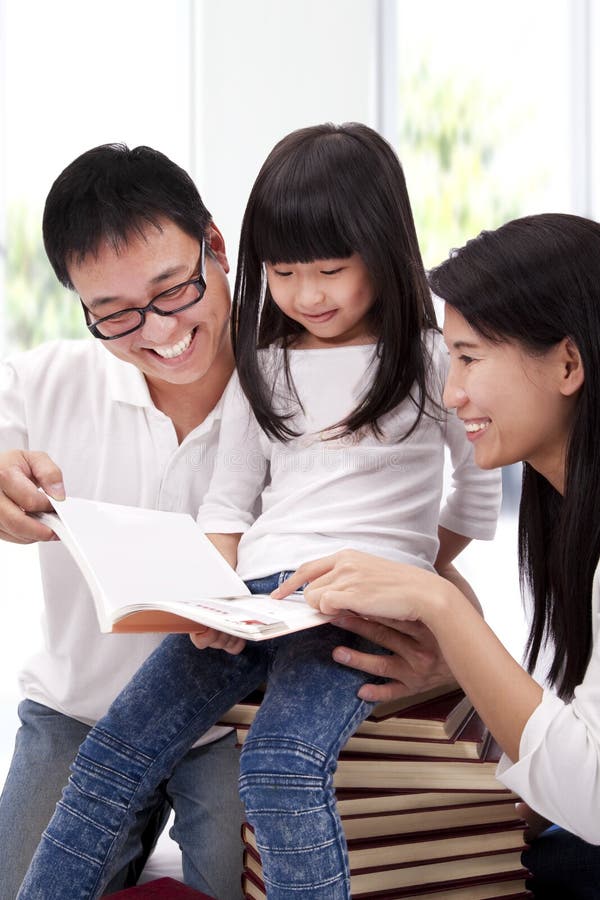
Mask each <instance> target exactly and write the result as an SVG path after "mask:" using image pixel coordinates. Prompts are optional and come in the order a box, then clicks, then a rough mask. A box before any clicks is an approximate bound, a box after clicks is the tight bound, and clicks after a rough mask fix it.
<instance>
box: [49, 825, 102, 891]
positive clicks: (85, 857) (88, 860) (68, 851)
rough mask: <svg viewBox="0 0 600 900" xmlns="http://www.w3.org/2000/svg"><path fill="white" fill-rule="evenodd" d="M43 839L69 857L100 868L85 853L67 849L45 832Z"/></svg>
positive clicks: (70, 848)
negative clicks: (83, 860)
mask: <svg viewBox="0 0 600 900" xmlns="http://www.w3.org/2000/svg"><path fill="white" fill-rule="evenodd" d="M44 838H45V839H46V840H47V841H50V843H51V844H54V845H55V846H56V847H60V848H61V850H64V851H65V853H70V855H71V856H77V857H78V858H79V859H85V860H86V862H89V863H92V865H94V866H98V867H99V866H100V863H99V862H98V860H97V859H94V858H93V856H88V855H87V853H81V852H79V851H78V850H73V848H72V847H69V845H68V844H63V843H62V841H57V840H56V838H53V837H51V836H50V835H49V834H48V832H47V831H45V832H44ZM96 883H97V882H96Z"/></svg>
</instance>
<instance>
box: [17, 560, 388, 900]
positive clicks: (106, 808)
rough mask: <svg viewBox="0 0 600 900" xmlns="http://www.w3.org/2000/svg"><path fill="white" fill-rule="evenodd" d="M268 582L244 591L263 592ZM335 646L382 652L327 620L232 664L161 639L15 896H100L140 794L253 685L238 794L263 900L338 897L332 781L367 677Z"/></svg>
mask: <svg viewBox="0 0 600 900" xmlns="http://www.w3.org/2000/svg"><path fill="white" fill-rule="evenodd" d="M283 574H284V573H283ZM281 578H282V574H280V575H274V576H271V577H270V578H269V579H260V580H258V581H254V582H248V584H249V587H250V589H251V590H252V591H253V593H268V592H270V591H271V590H273V589H274V588H275V587H276V586H277V584H278V583H279V581H280V580H281ZM341 643H343V644H345V645H346V646H352V647H355V648H357V649H360V650H363V651H366V652H370V653H374V652H379V653H384V652H385V651H384V650H382V648H381V647H375V646H374V645H372V644H370V643H369V642H367V641H365V640H363V639H362V638H360V637H357V636H356V635H354V634H351V633H350V632H346V631H342V630H341V629H339V628H337V627H335V626H333V625H321V626H319V627H318V628H312V629H309V630H307V631H301V632H298V633H296V634H292V635H287V636H286V637H283V638H278V639H275V640H272V641H265V642H260V643H250V642H249V643H248V644H247V645H246V648H245V649H244V650H243V651H242V653H240V654H239V655H237V656H232V655H230V654H228V653H225V652H224V651H221V650H211V649H209V650H197V649H196V648H195V647H194V645H193V644H192V642H191V641H190V639H189V637H188V636H187V635H169V636H168V637H167V638H165V640H164V641H163V642H162V644H161V645H160V646H159V647H158V648H157V649H156V650H155V651H154V653H153V654H152V655H151V656H150V657H149V658H148V659H147V660H146V662H145V663H144V665H143V666H142V667H141V668H140V669H139V671H138V672H137V673H136V675H135V676H134V678H133V679H132V680H131V682H130V683H129V685H128V686H127V687H126V688H125V689H124V690H123V691H122V693H121V694H120V695H119V697H117V699H116V700H115V702H114V703H113V704H112V706H111V707H110V709H109V711H108V713H107V714H106V716H105V717H104V718H103V719H102V720H101V721H100V722H98V724H97V725H96V726H95V727H94V728H93V729H92V730H91V731H90V732H89V734H88V736H87V738H86V739H85V741H84V742H83V744H82V745H81V747H80V750H79V753H78V754H77V757H76V759H75V762H74V764H73V766H72V775H71V777H70V779H69V783H68V785H67V787H66V788H65V790H64V792H63V797H62V800H61V801H60V802H59V803H58V805H57V807H56V811H55V813H54V815H53V817H52V819H51V820H50V823H49V825H48V827H47V829H46V831H45V832H44V834H43V836H42V840H41V842H40V845H39V847H38V849H37V851H36V853H35V856H34V858H33V860H32V863H31V866H30V867H29V870H28V872H27V875H26V877H25V880H24V882H23V884H22V886H21V890H20V892H19V894H18V900H47V898H49V897H52V898H53V900H67V898H68V900H92V898H96V897H99V896H101V894H102V891H103V888H104V886H105V885H106V884H107V883H108V881H109V880H110V877H111V873H112V866H113V864H114V863H115V861H116V860H118V857H119V850H120V847H121V846H122V844H123V842H124V840H125V839H126V836H127V832H128V830H129V829H130V828H131V827H132V826H133V824H134V823H135V820H136V816H137V815H138V813H139V812H140V810H142V809H143V808H144V807H145V805H146V801H147V798H148V796H149V795H151V794H152V793H153V791H154V790H155V788H156V786H157V785H158V784H160V783H161V782H162V781H163V780H164V779H165V778H167V777H168V776H169V774H170V772H171V771H172V769H173V767H174V766H175V765H176V763H177V762H178V760H179V759H180V758H181V757H182V756H183V755H184V753H185V752H186V751H187V750H188V749H189V748H190V746H191V745H192V744H193V743H194V741H195V740H196V739H197V738H198V737H199V736H200V735H201V734H202V733H203V732H204V731H206V729H207V728H209V727H210V726H211V725H213V724H214V723H215V722H217V721H218V720H219V719H220V717H221V716H222V715H223V714H224V713H225V712H226V711H227V710H228V709H230V708H231V706H233V705H234V704H235V703H237V702H239V701H240V700H242V699H243V698H244V697H245V696H246V695H247V694H248V693H249V692H250V691H251V690H253V689H254V688H256V687H257V686H259V685H260V684H262V683H263V682H265V681H266V682H267V690H266V694H265V698H264V700H263V703H262V705H261V707H260V710H259V711H258V714H257V716H256V718H255V721H254V723H253V725H252V727H251V729H250V732H249V734H248V737H247V739H246V741H245V743H244V746H243V749H242V754H241V774H240V793H241V796H242V800H243V801H244V803H245V806H246V815H247V818H248V821H249V822H250V823H251V824H252V826H253V827H254V830H255V835H256V841H257V844H258V847H259V849H260V854H261V858H262V863H263V871H264V878H265V884H266V887H267V893H268V897H269V900H291V898H293V900H346V898H349V897H350V876H349V867H348V857H347V848H346V842H345V839H344V835H343V831H342V827H341V823H340V820H339V817H338V815H337V812H336V807H335V796H334V790H333V774H334V772H335V769H336V763H337V757H338V754H339V752H340V749H341V748H342V747H343V745H344V744H345V742H346V741H347V739H348V738H349V737H350V735H351V734H352V733H353V732H354V731H355V729H356V728H357V727H358V725H359V724H360V722H361V721H362V720H363V719H364V718H365V717H366V716H367V715H368V714H369V712H370V711H371V708H372V704H371V703H367V702H365V701H363V700H361V699H360V698H358V697H357V691H358V689H359V688H360V687H361V685H362V684H364V683H365V682H367V681H373V677H372V676H369V675H366V674H365V673H361V672H358V671H356V670H354V669H347V668H345V667H343V666H340V665H338V664H337V663H335V662H334V661H333V660H332V658H331V654H332V651H333V649H334V647H336V646H337V645H338V644H341ZM218 900H237V898H227V897H220V898H218Z"/></svg>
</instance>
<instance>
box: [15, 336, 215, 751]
mask: <svg viewBox="0 0 600 900" xmlns="http://www.w3.org/2000/svg"><path fill="white" fill-rule="evenodd" d="M221 406H222V402H219V403H218V404H217V406H216V407H215V409H214V410H213V411H212V412H211V413H210V415H209V416H208V417H207V418H206V420H205V421H204V422H203V423H202V424H201V425H199V426H198V427H197V428H196V429H195V430H194V431H193V432H192V433H191V434H189V435H188V436H187V437H186V439H185V440H184V441H183V442H182V444H181V445H179V444H178V441H177V436H176V433H175V429H174V427H173V423H172V422H171V420H170V419H169V418H168V417H167V416H166V415H165V414H164V413H162V412H160V411H159V410H158V409H156V407H155V406H154V404H153V402H152V399H151V397H150V393H149V391H148V386H147V384H146V381H145V379H144V377H143V375H142V374H141V373H140V372H139V371H138V369H136V368H135V367H134V366H133V365H130V364H128V363H124V362H122V361H121V360H119V359H117V358H116V357H115V356H113V355H112V354H111V353H109V352H107V350H106V348H105V347H103V346H102V344H101V342H100V341H93V340H82V341H53V342H51V343H47V344H43V345H42V346H40V347H38V348H36V349H35V350H31V351H28V352H26V353H22V354H18V355H15V356H13V357H11V358H9V359H8V360H7V361H6V362H4V363H2V365H1V367H0V451H5V450H9V449H12V448H25V449H29V450H43V451H45V452H46V453H48V455H49V456H50V457H51V458H52V459H53V460H54V461H55V462H56V463H57V464H58V465H59V466H60V467H61V469H62V472H63V475H64V481H65V487H66V491H67V494H70V495H72V496H78V497H88V498H91V499H98V500H105V501H108V502H113V503H124V504H129V505H132V506H141V507H147V508H153V509H164V510H171V511H179V512H189V513H191V514H192V515H194V516H195V515H196V512H197V510H198V507H199V505H200V503H201V501H202V498H203V496H204V493H205V491H206V488H207V487H208V483H209V480H210V476H211V473H212V468H213V463H214V456H215V453H216V447H217V441H218V432H219V424H220V417H221ZM39 554H40V564H41V571H42V583H43V589H44V598H45V609H44V616H43V635H44V646H43V648H42V649H41V650H40V651H39V652H38V653H36V654H35V655H34V656H33V657H32V658H31V659H30V660H29V661H28V662H27V664H26V666H25V668H24V669H23V671H22V672H21V674H20V685H21V689H22V691H23V693H24V695H25V696H26V697H29V698H30V699H32V700H35V701H37V702H38V703H42V704H44V705H45V706H50V707H52V708H53V709H56V710H59V711H60V712H63V713H66V714H67V715H69V716H72V717H74V718H76V719H79V720H81V721H82V722H86V723H93V722H95V721H96V720H97V719H99V718H100V717H101V716H102V715H103V714H104V712H105V711H106V709H107V707H108V706H109V704H110V703H111V701H112V700H113V698H114V697H115V696H116V695H117V693H118V692H119V691H120V690H121V688H122V687H123V686H124V685H125V684H126V683H127V682H128V681H129V679H130V678H131V676H132V675H133V673H134V672H135V671H136V670H137V669H138V668H139V666H140V664H141V663H142V662H143V660H144V659H145V658H146V657H147V656H148V654H149V653H150V652H151V651H152V650H153V649H154V648H155V647H156V646H157V645H158V644H159V642H160V641H161V640H162V637H163V635H154V634H148V635H107V634H101V633H100V630H99V627H98V622H97V619H96V614H95V612H94V608H93V601H92V598H91V595H90V592H89V590H88V589H87V586H86V584H85V581H84V580H83V578H82V576H81V575H80V573H79V570H78V568H77V566H76V565H75V563H74V562H73V560H72V559H71V556H70V555H69V553H68V552H67V551H66V550H65V549H64V548H63V547H62V546H61V544H60V543H59V542H51V543H45V544H40V545H39ZM164 564H165V566H169V547H168V546H166V547H165V548H164ZM227 730H228V729H218V730H217V729H212V730H211V733H210V735H211V738H212V737H216V736H218V735H220V734H224V733H226V731H227Z"/></svg>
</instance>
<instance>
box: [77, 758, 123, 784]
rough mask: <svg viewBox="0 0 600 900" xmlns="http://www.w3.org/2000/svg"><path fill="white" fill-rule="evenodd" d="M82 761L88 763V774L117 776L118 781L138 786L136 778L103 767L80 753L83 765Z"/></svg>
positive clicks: (80, 760) (108, 767)
mask: <svg viewBox="0 0 600 900" xmlns="http://www.w3.org/2000/svg"><path fill="white" fill-rule="evenodd" d="M82 761H83V762H85V763H87V770H88V772H92V773H93V774H94V775H97V774H99V773H103V774H105V775H111V776H116V778H117V780H119V781H125V782H127V783H128V784H130V785H133V786H135V785H136V784H137V781H136V779H135V778H130V777H129V776H128V775H124V774H123V773H122V772H119V771H118V770H117V769H112V768H111V767H110V766H103V765H102V763H98V762H94V760H93V759H90V758H89V756H84V754H83V753H81V752H80V753H79V762H80V763H81V762H82ZM82 768H85V766H82Z"/></svg>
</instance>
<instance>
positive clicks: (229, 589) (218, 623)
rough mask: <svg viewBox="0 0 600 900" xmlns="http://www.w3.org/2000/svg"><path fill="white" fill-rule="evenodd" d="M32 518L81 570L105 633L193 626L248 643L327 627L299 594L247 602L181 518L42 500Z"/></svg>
mask: <svg viewBox="0 0 600 900" xmlns="http://www.w3.org/2000/svg"><path fill="white" fill-rule="evenodd" d="M48 499H49V500H50V503H51V504H52V506H53V507H54V509H55V510H56V512H55V513H39V514H38V518H39V519H40V520H41V521H42V522H43V523H44V524H45V525H47V526H48V527H49V528H51V529H52V530H53V531H54V532H55V534H57V535H58V537H59V538H60V539H61V541H62V542H63V544H64V545H65V547H66V548H67V549H68V550H69V551H70V553H71V555H72V556H73V558H74V560H75V562H76V563H77V565H78V566H79V568H80V569H81V572H82V573H83V575H84V577H85V579H86V581H87V583H88V585H89V587H90V590H91V592H92V595H93V598H94V602H95V604H96V613H97V615H98V621H99V622H100V629H101V630H102V631H106V632H136V631H137V632H139V631H170V632H176V631H180V632H185V631H195V630H196V626H197V625H198V624H199V623H200V624H202V625H208V626H210V627H211V628H217V629H218V630H219V631H226V632H228V633H229V634H234V635H237V636H238V637H242V638H246V639H247V640H252V641H262V640H267V639H268V638H272V637H279V636H280V635H283V634H290V633H291V632H294V631H301V630H302V629H304V628H312V627H313V626H315V625H320V624H322V623H323V622H327V621H329V617H328V616H324V615H322V614H321V613H318V612H316V610H314V609H312V607H310V606H309V605H308V604H307V603H306V602H305V600H304V598H303V596H302V594H292V595H291V596H290V597H288V598H286V599H285V600H272V599H271V597H269V596H268V595H259V594H254V595H252V594H251V593H250V591H249V590H248V588H247V587H246V585H245V584H244V582H243V581H242V579H241V578H240V577H239V576H238V575H237V574H236V573H235V572H234V570H233V569H232V568H231V566H230V565H229V564H228V563H227V562H226V561H225V560H224V559H223V557H222V556H221V554H220V553H219V551H218V550H217V549H216V548H215V547H214V546H213V545H212V544H211V542H210V541H209V540H208V538H207V537H206V536H205V535H204V533H203V532H202V531H201V530H200V528H199V527H198V525H197V524H196V522H195V521H194V519H193V518H192V517H191V516H190V515H188V514H187V513H172V512H163V511H161V510H154V509H140V508H138V507H135V506H120V505H117V504H114V503H101V502H99V501H97V500H82V499H80V498H76V497H68V498H67V499H66V500H61V501H57V500H53V499H52V498H51V497H49V498H48Z"/></svg>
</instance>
